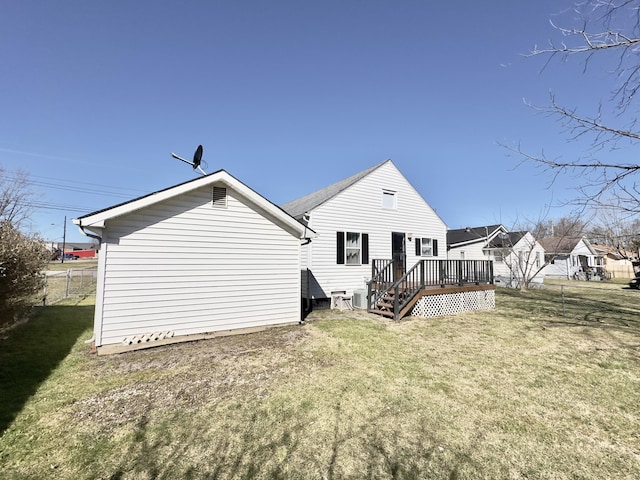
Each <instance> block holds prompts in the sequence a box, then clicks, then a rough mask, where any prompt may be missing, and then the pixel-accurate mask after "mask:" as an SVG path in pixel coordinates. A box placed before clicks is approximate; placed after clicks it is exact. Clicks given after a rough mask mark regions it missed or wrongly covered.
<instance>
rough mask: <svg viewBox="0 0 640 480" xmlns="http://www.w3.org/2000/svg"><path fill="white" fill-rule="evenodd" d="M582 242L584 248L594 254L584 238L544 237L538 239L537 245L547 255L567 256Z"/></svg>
mask: <svg viewBox="0 0 640 480" xmlns="http://www.w3.org/2000/svg"><path fill="white" fill-rule="evenodd" d="M581 241H582V242H584V244H585V246H586V247H587V248H588V249H589V250H590V251H591V252H592V254H594V255H595V254H596V252H595V251H594V250H593V247H592V246H591V244H590V243H589V242H588V241H587V239H586V238H584V237H546V238H540V239H538V243H540V245H542V248H544V249H545V251H546V252H547V253H548V254H556V255H557V254H560V255H568V254H570V253H571V252H573V250H574V249H575V248H576V246H577V245H578V243H580V242H581Z"/></svg>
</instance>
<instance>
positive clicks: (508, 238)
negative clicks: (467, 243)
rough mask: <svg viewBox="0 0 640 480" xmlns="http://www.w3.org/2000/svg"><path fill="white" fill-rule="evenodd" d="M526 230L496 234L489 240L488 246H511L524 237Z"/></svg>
mask: <svg viewBox="0 0 640 480" xmlns="http://www.w3.org/2000/svg"><path fill="white" fill-rule="evenodd" d="M526 234H527V232H507V233H506V234H503V235H496V236H495V237H493V238H492V239H491V241H490V242H489V245H488V246H489V248H511V247H513V246H514V245H515V244H516V243H518V242H519V241H520V240H522V237H524V236H525V235H526Z"/></svg>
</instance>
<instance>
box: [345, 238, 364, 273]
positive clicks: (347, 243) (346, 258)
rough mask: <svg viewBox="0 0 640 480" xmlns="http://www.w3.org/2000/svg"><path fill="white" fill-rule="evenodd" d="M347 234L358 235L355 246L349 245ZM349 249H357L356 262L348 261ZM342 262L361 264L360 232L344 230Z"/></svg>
mask: <svg viewBox="0 0 640 480" xmlns="http://www.w3.org/2000/svg"><path fill="white" fill-rule="evenodd" d="M349 235H357V236H358V244H357V246H351V247H350V246H349ZM349 250H357V251H358V256H357V259H358V262H357V263H354V262H349V253H348V252H349ZM344 264H345V265H362V232H346V231H345V233H344Z"/></svg>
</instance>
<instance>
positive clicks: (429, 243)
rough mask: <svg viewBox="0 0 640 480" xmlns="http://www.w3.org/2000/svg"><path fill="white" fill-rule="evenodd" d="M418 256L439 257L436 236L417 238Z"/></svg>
mask: <svg viewBox="0 0 640 480" xmlns="http://www.w3.org/2000/svg"><path fill="white" fill-rule="evenodd" d="M416 256H417V257H437V256H438V240H436V239H435V238H416Z"/></svg>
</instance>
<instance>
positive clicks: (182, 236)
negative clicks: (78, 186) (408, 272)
mask: <svg viewBox="0 0 640 480" xmlns="http://www.w3.org/2000/svg"><path fill="white" fill-rule="evenodd" d="M73 222H74V223H75V224H76V225H77V226H78V227H79V228H80V229H81V231H82V232H83V233H85V234H88V235H89V236H92V237H94V238H99V239H100V242H101V245H100V256H99V263H98V280H97V294H96V308H95V317H94V340H95V347H96V348H97V350H98V353H114V352H118V351H126V350H130V349H134V348H141V347H146V346H153V345H158V344H163V343H173V342H175V341H181V340H185V341H187V340H193V339H199V338H206V337H208V336H213V335H219V334H225V333H228V332H236V333H242V332H248V331H252V330H256V329H262V328H265V327H267V326H271V325H281V324H288V323H297V322H299V321H300V319H301V315H302V312H301V302H300V297H301V292H300V243H301V239H305V238H309V237H311V236H312V235H313V232H311V231H310V230H309V228H308V227H306V226H305V225H303V224H302V223H300V222H298V221H297V220H295V219H294V218H293V217H291V216H290V215H288V214H287V213H286V212H285V211H284V210H282V209H280V208H279V207H278V206H276V205H274V204H273V203H271V202H270V201H268V200H267V199H266V198H264V197H262V196H261V195H259V194H258V193H256V192H255V191H253V190H252V189H251V188H249V187H247V186H246V185H245V184H243V183H242V182H240V181H239V180H237V179H236V178H234V177H233V176H231V175H230V174H228V173H227V172H226V171H224V170H220V171H218V172H215V173H212V174H210V175H207V176H204V177H200V178H197V179H195V180H191V181H189V182H185V183H182V184H180V185H176V186H173V187H170V188H168V189H165V190H162V191H159V192H155V193H152V194H150V195H146V196H144V197H140V198H137V199H135V200H131V201H129V202H126V203H123V204H120V205H116V206H113V207H110V208H107V209H105V210H100V211H97V212H94V213H91V214H88V215H84V216H82V217H79V218H77V219H74V220H73Z"/></svg>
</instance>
